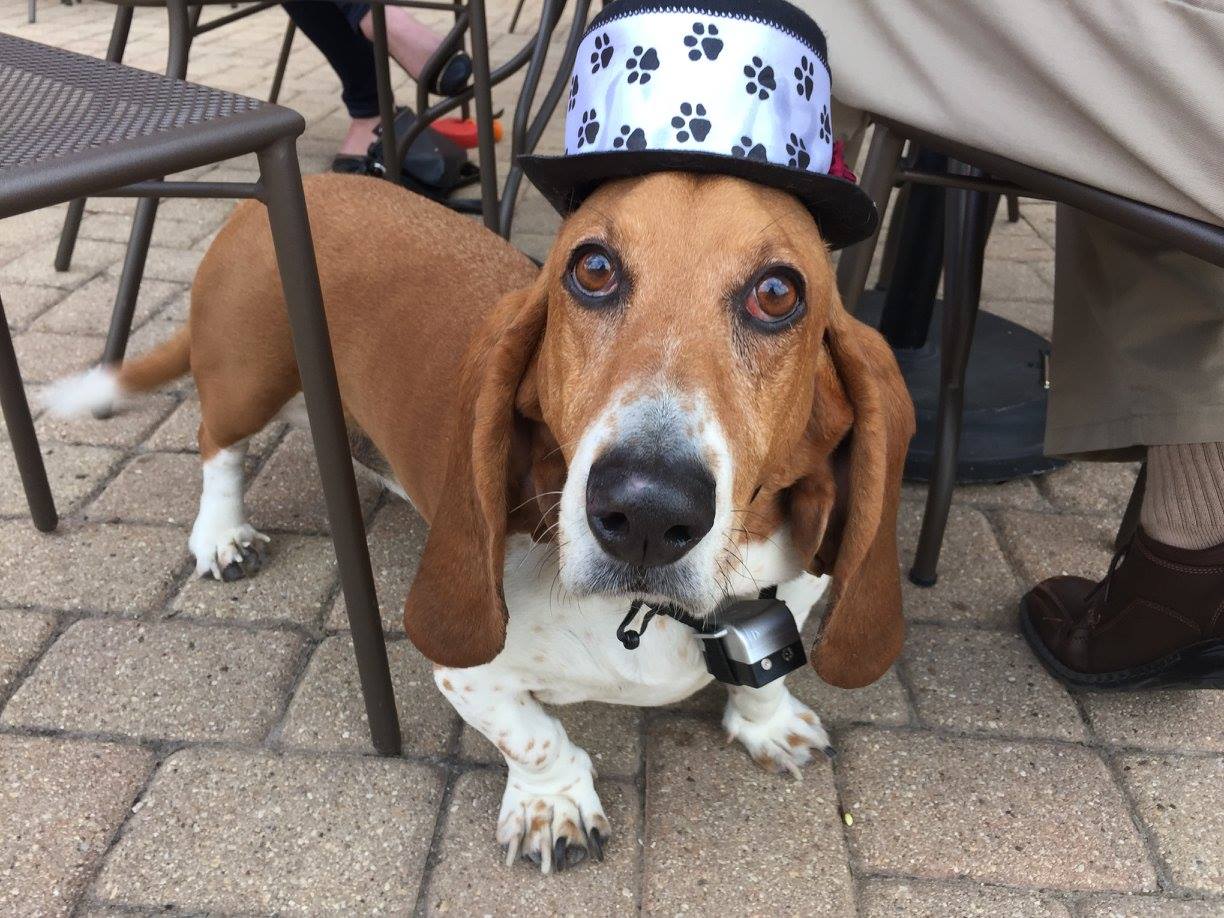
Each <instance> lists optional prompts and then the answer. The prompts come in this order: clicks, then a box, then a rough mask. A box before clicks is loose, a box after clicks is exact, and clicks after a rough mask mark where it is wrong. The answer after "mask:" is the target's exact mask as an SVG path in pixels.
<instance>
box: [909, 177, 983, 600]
mask: <svg viewBox="0 0 1224 918" xmlns="http://www.w3.org/2000/svg"><path fill="white" fill-rule="evenodd" d="M949 166H950V171H957V170H961V171H962V174H964V167H963V166H960V165H959V164H955V163H950V164H949ZM946 194H947V196H948V203H947V207H946V208H945V209H946V218H945V219H946V224H945V229H944V232H945V239H944V309H943V322H942V328H941V330H940V348H941V351H940V368H939V376H940V380H939V389H940V391H939V410H938V413H937V415H936V421H935V444H936V445H935V461H934V464H933V467H932V469H931V483H930V487H929V489H928V490H927V501H926V510H925V512H924V513H923V517H922V531H921V532H920V534H919V536H918V550H917V551H916V552H915V553H914V566H913V567H912V568H911V569H910V575H909V576H910V580H911V581H913V582H914V583H916V584H918V585H919V586H927V587H929V586H934V585H935V581H936V580H937V579H938V566H939V552H940V549H941V548H942V547H943V537H944V530H945V529H946V528H947V525H948V514H949V512H950V511H951V509H952V491H953V489H954V488H955V486H956V460H957V453H958V452H959V450H960V435H961V415H962V413H963V412H964V408H965V369H966V367H967V366H968V365H969V349H970V346H971V345H972V344H973V327H974V324H975V322H976V321H977V313H978V301H979V298H980V296H981V290H982V259H983V257H984V255H985V242H984V240H985V238H986V232H987V230H988V229H989V220H990V213H991V209H992V207H991V205H992V201H991V196H990V195H989V194H987V193H985V192H980V191H968V190H966V189H963V188H949V189H948V191H947V192H946Z"/></svg>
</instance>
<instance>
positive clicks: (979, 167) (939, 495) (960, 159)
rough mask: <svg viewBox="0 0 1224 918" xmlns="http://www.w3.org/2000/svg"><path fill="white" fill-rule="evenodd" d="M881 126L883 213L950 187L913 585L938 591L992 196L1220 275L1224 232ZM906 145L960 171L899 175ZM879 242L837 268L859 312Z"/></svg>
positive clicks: (1131, 516)
mask: <svg viewBox="0 0 1224 918" xmlns="http://www.w3.org/2000/svg"><path fill="white" fill-rule="evenodd" d="M873 121H874V123H875V131H874V133H873V135H872V140H871V146H870V147H869V148H868V151H867V159H866V163H865V166H864V169H863V176H862V187H863V189H864V190H865V191H866V192H867V193H868V194H869V195H870V196H871V198H872V200H874V201H875V203H876V206H877V207H878V208H879V209H880V211H881V212H883V211H884V208H885V207H886V206H887V204H888V199H889V195H890V194H891V192H892V188H893V186H894V185H895V184H896V183H897V182H898V181H899V180H903V181H905V182H912V183H921V184H930V185H936V186H942V187H944V188H945V189H946V192H945V193H946V195H947V203H946V212H947V222H946V225H945V244H944V303H945V308H944V314H943V325H942V332H941V334H942V338H941V344H942V348H941V358H940V360H941V367H940V398H939V410H938V415H937V419H936V438H937V452H936V457H935V463H934V468H933V471H932V475H931V483H930V488H929V490H928V491H927V501H926V509H925V512H924V514H923V520H922V531H921V534H920V535H919V538H918V548H917V551H916V552H915V555H914V563H913V566H912V568H911V569H910V579H911V580H912V581H913V582H914V583H916V584H918V585H920V586H933V585H934V584H935V581H936V578H937V568H938V564H939V552H940V549H941V548H942V545H943V536H944V531H945V529H946V528H947V523H948V514H949V511H950V510H951V506H952V491H953V489H954V487H955V484H956V460H957V450H958V448H959V445H960V433H961V414H962V411H963V408H964V399H965V368H966V365H967V364H968V360H969V350H970V346H971V344H972V342H973V329H974V321H975V319H976V317H977V312H978V305H979V303H978V300H979V295H980V293H981V286H982V257H981V255H982V253H981V251H980V247H981V246H982V245H983V244H984V242H983V241H984V239H985V235H986V226H987V224H988V223H989V214H990V212H991V208H992V196H994V195H1005V196H1017V197H1028V198H1038V199H1043V200H1048V201H1055V202H1057V203H1060V204H1066V205H1069V206H1071V207H1075V208H1078V209H1079V210H1082V211H1084V212H1085V213H1089V214H1093V215H1094V216H1097V217H1100V218H1101V219H1103V220H1109V221H1111V222H1113V223H1116V224H1117V225H1119V226H1122V227H1125V228H1127V229H1130V230H1132V231H1134V232H1136V233H1141V234H1143V235H1146V236H1149V237H1151V238H1153V239H1156V240H1158V241H1160V242H1163V243H1165V244H1167V245H1170V246H1172V247H1174V248H1177V249H1180V250H1181V251H1183V252H1186V253H1187V254H1189V255H1194V256H1195V257H1197V258H1201V259H1203V260H1204V261H1207V262H1209V263H1211V264H1214V265H1218V266H1220V267H1224V228H1221V227H1218V226H1213V225H1211V224H1209V223H1204V222H1202V221H1199V220H1194V219H1192V218H1190V217H1185V216H1182V215H1181V214H1175V213H1171V212H1169V211H1166V210H1162V209H1160V208H1158V207H1153V206H1151V205H1149V204H1143V203H1141V202H1139V201H1135V200H1132V199H1130V198H1125V197H1123V196H1121V195H1117V194H1113V193H1112V192H1108V191H1104V190H1102V189H1100V188H1094V187H1092V186H1091V185H1085V184H1083V183H1082V182H1077V181H1074V180H1072V179H1068V178H1065V177H1063V176H1060V175H1055V174H1053V173H1050V172H1046V171H1043V170H1041V169H1036V168H1034V167H1032V166H1027V165H1025V164H1023V163H1018V162H1015V161H1014V160H1010V159H1007V158H1006V157H1003V156H999V155H998V154H995V153H989V152H987V151H985V150H978V149H975V148H973V147H970V146H968V145H966V144H963V143H959V142H957V141H954V140H949V139H948V138H946V137H940V136H938V135H936V134H933V133H931V132H929V131H925V130H922V129H920V128H916V127H913V126H911V125H907V124H903V123H901V122H897V121H894V120H891V119H887V118H879V117H875V118H873ZM907 141H912V142H914V143H917V144H919V145H920V146H921V147H922V148H923V149H927V150H934V151H936V152H938V153H941V154H944V155H946V156H947V157H949V158H950V159H951V160H952V161H953V164H952V167H951V168H950V169H949V171H947V172H933V173H926V172H922V171H916V170H904V171H903V170H901V169H900V163H901V152H902V149H903V147H904V145H905V143H906V142H907ZM877 239H878V234H877V236H874V237H872V238H871V239H868V240H865V241H863V242H861V243H859V244H858V245H856V246H853V247H851V248H849V249H847V250H846V251H845V252H843V253H842V256H841V260H840V262H839V263H838V268H837V282H838V290H839V291H840V293H841V295H842V299H843V301H844V302H845V304H846V308H847V309H849V310H850V311H851V312H854V311H855V310H856V308H857V306H858V303H859V300H860V297H861V296H862V292H863V289H864V287H865V286H866V282H867V275H868V273H869V271H870V269H871V260H872V256H873V254H874V252H875V246H876V242H877ZM1141 497H1142V480H1141V481H1140V482H1139V483H1137V487H1136V490H1135V494H1134V495H1133V496H1132V498H1131V503H1130V507H1129V508H1128V512H1127V514H1126V519H1125V520H1124V522H1123V527H1122V532H1120V534H1119V538H1123V536H1124V535H1125V531H1126V529H1127V528H1128V527H1129V528H1133V525H1134V522H1135V520H1136V519H1137V517H1138V506H1139V503H1140V500H1141Z"/></svg>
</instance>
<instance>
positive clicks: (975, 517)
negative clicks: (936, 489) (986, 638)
mask: <svg viewBox="0 0 1224 918" xmlns="http://www.w3.org/2000/svg"><path fill="white" fill-rule="evenodd" d="M922 512H923V509H922V504H918V503H909V502H902V504H901V507H900V511H899V513H898V517H897V542H898V548H899V551H900V555H901V561H900V563H901V596H902V603H903V608H904V609H905V615H906V618H907V619H908V620H909V621H911V622H914V621H936V622H957V623H960V622H967V623H973V624H982V625H990V626H992V627H1008V628H1010V627H1013V624H1014V622H1015V618H1016V601H1017V600H1018V599H1019V598H1020V595H1021V590H1020V585H1019V583H1017V581H1016V577H1015V575H1014V574H1013V573H1012V570H1011V566H1010V565H1009V564H1008V563H1007V559H1006V558H1005V557H1004V555H1003V552H1002V551H1001V550H1000V548H999V543H998V540H997V539H995V535H994V532H993V531H992V530H991V528H990V524H989V523H988V522H987V521H986V517H985V516H983V515H982V513H981V512H980V511H978V510H974V509H972V508H970V507H964V506H957V505H953V507H952V513H951V515H950V516H949V517H948V529H947V533H946V534H945V536H944V546H943V553H942V554H941V555H940V559H939V581H938V582H937V583H936V584H935V586H933V587H920V586H917V585H915V584H913V583H911V582H910V579H909V569H910V566H911V565H912V564H913V560H914V548H915V546H917V544H918V532H919V530H920V529H921V528H922Z"/></svg>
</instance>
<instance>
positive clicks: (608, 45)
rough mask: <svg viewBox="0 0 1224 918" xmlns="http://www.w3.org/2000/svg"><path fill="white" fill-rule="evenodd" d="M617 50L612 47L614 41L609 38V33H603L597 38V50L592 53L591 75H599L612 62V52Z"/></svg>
mask: <svg viewBox="0 0 1224 918" xmlns="http://www.w3.org/2000/svg"><path fill="white" fill-rule="evenodd" d="M614 50H615V49H614V48H613V47H612V40H611V39H610V38H608V33H607V32H603V33H601V34H599V35H596V36H595V50H594V51H592V52H591V73H599V71H601V70H603V69H604V68H605V67H607V66H608V64H610V63H611V62H612V52H613V51H614Z"/></svg>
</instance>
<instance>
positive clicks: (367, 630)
mask: <svg viewBox="0 0 1224 918" xmlns="http://www.w3.org/2000/svg"><path fill="white" fill-rule="evenodd" d="M375 9H378V7H375ZM259 169H260V175H261V181H262V183H263V186H264V189H265V192H266V199H267V205H268V219H269V221H270V223H271V225H272V239H273V243H274V245H275V248H276V260H277V264H278V265H279V267H280V275H281V284H282V285H283V287H284V291H285V302H286V304H287V306H288V311H289V324H290V327H291V329H292V332H293V348H294V353H295V354H296V355H297V361H298V367H299V370H300V373H301V379H302V391H303V393H304V395H305V396H306V410H307V412H308V414H309V417H310V430H311V434H312V436H313V438H314V447H315V455H316V457H317V460H318V463H319V476H320V477H321V478H322V480H323V496H324V499H325V501H326V504H327V517H328V520H329V522H330V523H331V533H332V543H333V544H334V546H335V549H336V561H337V563H338V565H339V568H340V585H341V587H342V588H343V590H344V600H345V603H346V604H347V606H348V616H349V627H350V628H351V629H352V635H353V649H354V650H355V652H356V655H357V668H358V672H359V675H360V677H361V691H362V694H363V696H364V697H365V705H366V713H367V715H368V716H369V720H370V735H371V737H372V739H373V741H374V748H375V749H376V750H377V751H378V752H379V753H380V754H381V755H399V754H400V749H401V741H400V729H399V716H398V715H397V713H396V710H395V695H394V692H393V690H392V688H391V671H390V668H389V666H388V665H387V647H386V642H385V640H384V638H383V631H382V620H381V618H380V617H379V614H378V598H377V596H376V595H375V591H374V575H373V573H372V572H371V570H370V552H369V548H368V546H367V545H366V538H365V524H364V522H363V521H362V517H361V503H360V501H359V499H358V496H357V484H356V482H355V480H354V479H353V461H352V456H351V455H350V453H349V445H348V433H347V431H346V429H345V424H344V415H343V413H342V410H341V405H340V390H339V388H338V386H337V383H336V367H335V364H334V363H333V360H332V353H331V347H330V344H329V339H328V333H327V319H326V316H325V315H324V312H323V294H322V292H321V290H320V288H319V274H318V267H317V265H316V263H315V256H314V247H313V244H312V243H311V238H310V223H309V221H308V219H307V214H306V199H305V197H304V195H303V193H302V174H301V169H300V167H299V165H298V159H297V150H296V148H295V145H294V141H293V139H292V138H285V139H283V140H280V141H277V142H276V143H275V144H273V145H272V146H270V147H268V148H267V149H266V150H264V151H262V152H261V153H260V154H259Z"/></svg>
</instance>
